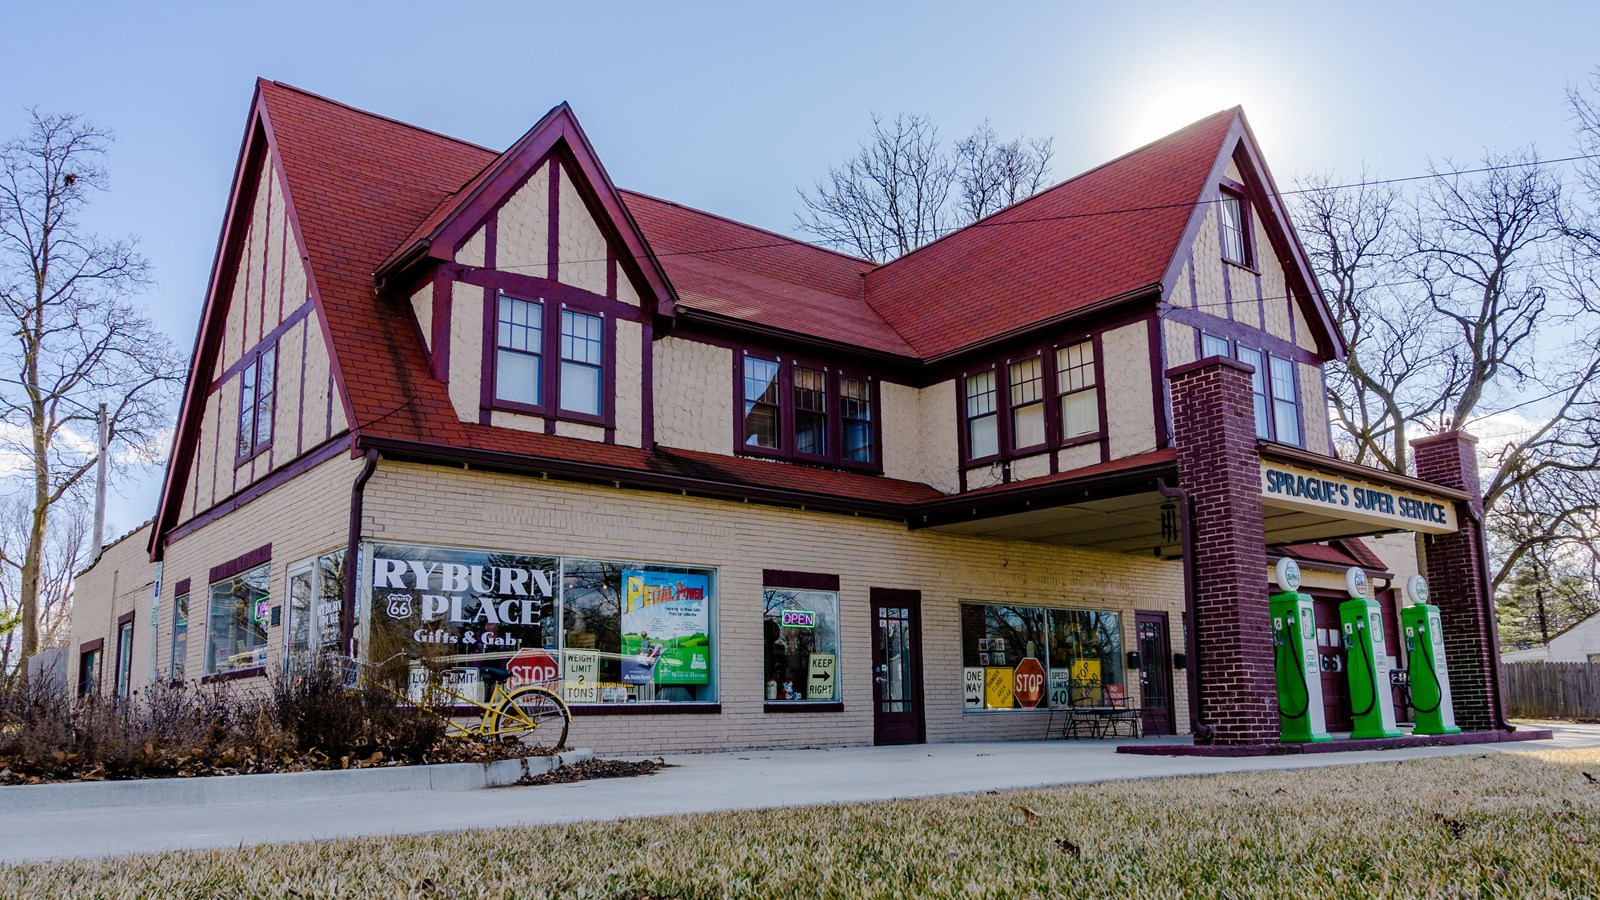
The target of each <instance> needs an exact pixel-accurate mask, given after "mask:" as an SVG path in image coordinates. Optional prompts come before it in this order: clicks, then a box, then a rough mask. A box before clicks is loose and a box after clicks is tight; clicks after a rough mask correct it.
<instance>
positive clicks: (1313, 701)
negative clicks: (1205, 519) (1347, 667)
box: [1268, 556, 1333, 744]
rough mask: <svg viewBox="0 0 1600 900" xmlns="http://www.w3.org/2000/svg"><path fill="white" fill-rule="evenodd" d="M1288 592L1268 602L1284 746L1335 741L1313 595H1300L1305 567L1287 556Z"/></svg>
mask: <svg viewBox="0 0 1600 900" xmlns="http://www.w3.org/2000/svg"><path fill="white" fill-rule="evenodd" d="M1275 575H1276V581H1277V583H1278V587H1279V588H1281V589H1282V593H1277V594H1273V595H1272V596H1271V597H1270V598H1268V605H1269V607H1270V609H1271V611H1272V644H1273V647H1272V655H1273V660H1274V667H1275V668H1276V669H1277V673H1278V735H1279V740H1281V741H1283V742H1284V743H1286V744H1287V743H1309V742H1313V741H1331V740H1333V736H1332V735H1330V734H1328V731H1327V728H1328V726H1327V721H1326V719H1325V718H1324V715H1323V708H1322V674H1321V672H1320V665H1319V662H1318V659H1317V622H1316V617H1315V615H1314V614H1313V612H1312V604H1311V597H1310V596H1309V595H1306V594H1302V593H1299V587H1300V565H1299V564H1298V563H1296V562H1295V561H1294V560H1292V559H1290V558H1288V557H1287V556H1286V557H1284V558H1282V559H1280V560H1278V566H1277V569H1276V572H1275Z"/></svg>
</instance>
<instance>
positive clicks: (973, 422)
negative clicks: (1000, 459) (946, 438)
mask: <svg viewBox="0 0 1600 900" xmlns="http://www.w3.org/2000/svg"><path fill="white" fill-rule="evenodd" d="M994 382H995V378H994V372H993V371H989V372H979V373H978V374H976V375H969V376H967V381H966V403H967V458H968V459H983V458H984V457H988V456H994V455H995V454H997V453H999V452H1000V435H999V428H998V426H997V416H996V413H995V383H994Z"/></svg>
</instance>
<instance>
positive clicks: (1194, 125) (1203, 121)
mask: <svg viewBox="0 0 1600 900" xmlns="http://www.w3.org/2000/svg"><path fill="white" fill-rule="evenodd" d="M1243 110H1244V107H1243V106H1242V105H1235V106H1233V107H1231V108H1229V109H1222V110H1218V111H1216V112H1214V113H1211V114H1210V115H1206V116H1202V117H1200V118H1198V119H1196V120H1194V121H1193V122H1190V123H1189V124H1187V125H1185V126H1183V127H1182V128H1179V129H1178V130H1177V131H1174V132H1171V133H1169V134H1166V135H1163V136H1162V137H1158V138H1156V139H1155V140H1153V141H1149V142H1147V143H1145V144H1141V145H1140V146H1138V147H1135V148H1133V149H1132V150H1129V151H1128V152H1126V153H1124V154H1122V155H1121V156H1117V157H1114V158H1112V159H1108V160H1106V161H1105V162H1103V163H1100V164H1099V165H1097V166H1092V167H1090V168H1087V169H1084V170H1083V171H1082V172H1079V173H1078V174H1076V175H1074V176H1072V177H1071V178H1065V179H1062V180H1061V181H1058V182H1056V183H1055V184H1052V185H1050V186H1049V187H1047V188H1045V189H1044V190H1042V191H1040V192H1038V193H1037V194H1030V195H1028V196H1026V197H1023V198H1022V199H1021V200H1018V201H1017V202H1015V203H1012V204H1010V205H1009V206H1003V207H1001V208H1000V209H997V210H995V211H994V212H992V213H989V214H988V215H986V216H984V217H982V218H979V219H974V220H972V221H971V222H968V223H967V224H965V225H963V226H961V227H960V228H953V229H951V230H950V231H947V232H945V233H944V234H941V235H939V236H938V237H936V238H934V239H933V240H931V241H929V242H927V243H926V244H922V245H921V246H918V247H913V248H912V249H911V250H909V251H907V252H906V253H902V254H901V255H899V256H897V257H895V258H894V259H891V260H889V261H888V262H886V263H883V264H881V265H879V266H878V267H877V268H879V269H887V268H889V267H890V266H892V265H894V264H895V263H897V262H900V261H901V260H904V259H908V258H910V257H912V256H915V255H916V254H918V253H920V252H922V251H923V250H926V249H928V248H929V247H932V246H933V245H935V244H938V243H941V242H942V241H944V240H945V239H946V238H952V237H955V236H956V235H958V234H962V233H964V232H966V231H968V230H969V229H973V228H978V227H980V226H983V224H984V223H985V222H988V221H989V220H990V219H993V218H995V217H996V216H1002V215H1005V214H1006V213H1008V212H1011V211H1012V210H1014V209H1017V208H1019V207H1021V206H1023V205H1024V204H1026V203H1029V202H1031V201H1034V200H1040V199H1042V198H1044V197H1046V196H1048V195H1050V194H1053V193H1055V192H1056V191H1058V190H1060V189H1061V188H1064V187H1067V186H1068V185H1070V184H1072V183H1073V182H1074V181H1077V180H1079V179H1081V178H1087V177H1088V176H1090V175H1093V174H1094V173H1096V172H1098V171H1100V170H1101V169H1105V168H1108V167H1110V166H1114V165H1116V164H1117V163H1120V162H1122V161H1123V160H1125V159H1128V158H1129V157H1132V156H1137V155H1139V154H1140V153H1143V152H1145V151H1147V150H1151V149H1154V148H1155V147H1157V146H1160V145H1161V144H1165V143H1166V142H1167V141H1170V140H1173V139H1175V138H1177V137H1178V136H1179V135H1182V134H1185V133H1186V132H1189V131H1193V130H1195V129H1198V128H1200V127H1201V126H1203V125H1208V124H1210V123H1211V122H1212V120H1214V119H1216V118H1218V117H1220V116H1225V115H1233V114H1236V113H1240V112H1242V111H1243ZM1103 212H1105V213H1107V214H1109V213H1113V212H1117V210H1103Z"/></svg>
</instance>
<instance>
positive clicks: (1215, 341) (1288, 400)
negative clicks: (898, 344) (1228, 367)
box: [1200, 332, 1303, 447]
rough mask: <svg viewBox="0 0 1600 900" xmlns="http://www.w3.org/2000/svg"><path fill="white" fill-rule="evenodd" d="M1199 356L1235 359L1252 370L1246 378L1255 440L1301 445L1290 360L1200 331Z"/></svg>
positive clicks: (1297, 396)
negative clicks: (1248, 380)
mask: <svg viewBox="0 0 1600 900" xmlns="http://www.w3.org/2000/svg"><path fill="white" fill-rule="evenodd" d="M1200 355H1201V357H1202V358H1204V357H1211V356H1225V357H1228V358H1230V359H1237V360H1238V361H1239V362H1242V363H1244V364H1245V365H1247V366H1249V367H1250V368H1252V369H1254V370H1255V371H1254V372H1253V373H1251V375H1250V395H1251V404H1252V406H1253V407H1254V409H1255V415H1256V437H1258V438H1262V439H1264V440H1269V441H1278V442H1280V443H1284V444H1293V445H1295V446H1296V447H1299V446H1303V443H1302V441H1303V438H1302V436H1301V434H1300V395H1299V393H1298V391H1297V390H1296V388H1297V384H1296V379H1295V369H1294V367H1295V362H1294V360H1292V359H1286V358H1284V357H1282V356H1273V355H1272V354H1269V353H1264V352H1262V351H1260V350H1257V349H1256V348H1254V347H1247V346H1245V345H1243V344H1241V343H1239V342H1238V341H1233V340H1229V339H1227V338H1223V337H1218V336H1216V335H1214V334H1206V333H1204V332H1201V334H1200Z"/></svg>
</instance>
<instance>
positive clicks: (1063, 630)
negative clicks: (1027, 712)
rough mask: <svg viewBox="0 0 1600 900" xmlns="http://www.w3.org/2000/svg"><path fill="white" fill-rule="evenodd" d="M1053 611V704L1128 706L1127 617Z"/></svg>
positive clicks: (1078, 610)
mask: <svg viewBox="0 0 1600 900" xmlns="http://www.w3.org/2000/svg"><path fill="white" fill-rule="evenodd" d="M1049 612H1050V705H1051V706H1065V705H1072V706H1118V705H1122V703H1124V702H1125V701H1126V697H1127V694H1126V691H1125V690H1124V686H1125V682H1124V679H1123V672H1122V616H1121V615H1119V614H1118V613H1115V612H1108V611H1105V610H1093V609H1052V610H1050V611H1049Z"/></svg>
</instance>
